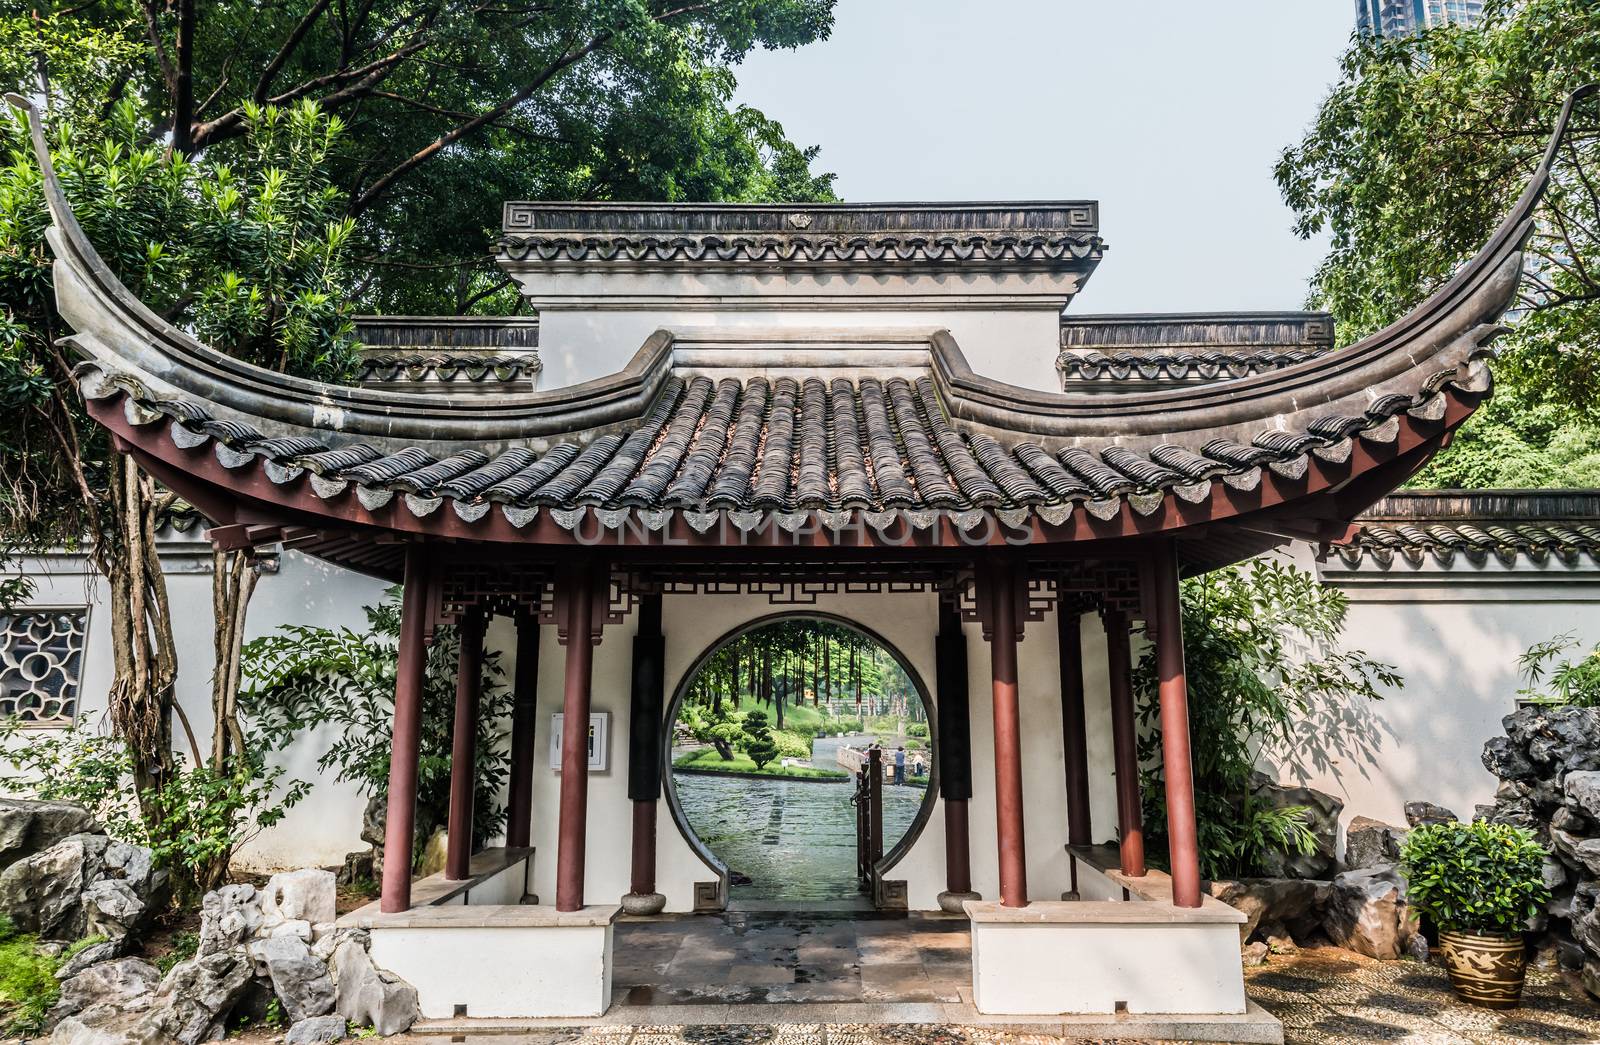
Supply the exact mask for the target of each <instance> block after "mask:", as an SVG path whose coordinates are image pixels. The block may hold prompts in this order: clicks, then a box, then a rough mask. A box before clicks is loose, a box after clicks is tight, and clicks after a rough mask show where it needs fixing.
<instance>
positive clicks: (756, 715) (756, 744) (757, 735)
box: [744, 708, 778, 769]
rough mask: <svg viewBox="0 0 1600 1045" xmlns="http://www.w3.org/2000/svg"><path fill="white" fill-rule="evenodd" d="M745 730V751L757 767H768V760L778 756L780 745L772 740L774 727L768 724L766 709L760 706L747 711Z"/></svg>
mask: <svg viewBox="0 0 1600 1045" xmlns="http://www.w3.org/2000/svg"><path fill="white" fill-rule="evenodd" d="M744 732H745V742H744V753H745V754H747V755H749V756H750V761H752V762H754V763H755V764H756V768H757V769H764V768H766V765H767V763H768V762H771V761H772V760H773V759H775V758H777V757H778V745H777V744H774V743H773V742H772V729H771V727H770V726H768V725H767V713H766V712H765V711H762V710H760V709H759V708H758V709H756V710H754V711H749V712H746V713H745V716H744Z"/></svg>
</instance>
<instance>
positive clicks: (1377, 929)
mask: <svg viewBox="0 0 1600 1045" xmlns="http://www.w3.org/2000/svg"><path fill="white" fill-rule="evenodd" d="M1324 925H1325V926H1326V928H1327V931H1328V938H1329V939H1330V940H1332V941H1333V942H1334V944H1336V945H1337V946H1339V947H1344V948H1346V949H1347V950H1352V951H1355V952H1356V953H1358V954H1364V955H1366V956H1367V957H1369V958H1382V959H1388V960H1393V959H1396V958H1399V957H1400V956H1401V955H1402V954H1404V953H1406V945H1407V943H1408V942H1409V940H1410V938H1411V935H1412V933H1413V931H1414V930H1413V927H1412V925H1411V922H1410V916H1409V912H1408V911H1407V907H1406V900H1405V883H1404V882H1403V881H1402V879H1401V878H1400V874H1399V872H1398V871H1397V870H1396V869H1395V867H1394V865H1392V864H1391V865H1388V866H1384V867H1367V868H1362V869H1361V870H1359V871H1345V872H1344V873H1343V874H1340V875H1339V876H1337V877H1336V878H1334V880H1333V887H1332V890H1331V895H1330V896H1329V899H1328V914H1327V918H1326V919H1325V921H1324Z"/></svg>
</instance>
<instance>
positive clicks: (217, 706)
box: [211, 550, 260, 771]
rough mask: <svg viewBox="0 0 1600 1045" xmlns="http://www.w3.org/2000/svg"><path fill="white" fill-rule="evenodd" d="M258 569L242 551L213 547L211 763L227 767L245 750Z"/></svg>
mask: <svg viewBox="0 0 1600 1045" xmlns="http://www.w3.org/2000/svg"><path fill="white" fill-rule="evenodd" d="M259 578H260V574H259V573H258V572H257V570H256V565H255V563H254V562H252V561H251V559H250V557H249V555H248V554H247V553H246V552H243V551H233V552H225V551H221V550H213V551H212V553H211V615H212V621H213V624H214V625H215V627H216V670H214V671H213V672H212V673H211V768H212V769H215V770H218V771H222V770H225V769H227V768H228V763H229V759H230V758H231V757H232V756H234V755H242V754H244V752H245V743H244V730H243V729H242V728H241V727H240V725H239V684H240V682H241V677H240V676H241V672H242V669H243V659H244V658H243V651H244V622H245V614H246V612H247V611H248V609H249V606H250V596H251V595H252V594H254V593H255V589H256V581H257V580H258V579H259Z"/></svg>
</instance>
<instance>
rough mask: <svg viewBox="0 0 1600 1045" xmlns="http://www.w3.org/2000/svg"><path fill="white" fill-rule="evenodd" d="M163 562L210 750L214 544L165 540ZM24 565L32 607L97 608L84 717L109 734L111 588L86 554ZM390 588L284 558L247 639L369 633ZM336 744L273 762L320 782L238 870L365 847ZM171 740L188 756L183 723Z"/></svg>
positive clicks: (181, 666)
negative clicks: (326, 755)
mask: <svg viewBox="0 0 1600 1045" xmlns="http://www.w3.org/2000/svg"><path fill="white" fill-rule="evenodd" d="M162 563H163V566H164V568H165V570H166V574H167V592H168V597H169V600H170V602H171V606H172V628H173V639H174V642H175V644H176V648H177V652H178V681H177V699H178V704H179V705H180V706H181V707H182V709H183V711H184V713H185V714H186V715H187V716H188V719H189V722H190V724H191V725H192V726H193V728H194V730H195V733H196V740H197V741H198V742H199V744H200V745H201V750H202V751H205V750H208V748H209V744H210V736H211V733H210V724H211V672H212V667H213V665H214V663H215V659H214V656H213V644H214V636H215V627H214V625H213V622H212V615H211V552H210V546H209V545H208V544H206V543H205V542H204V541H195V540H178V541H172V542H163V547H162ZM23 567H24V569H25V570H27V572H28V573H29V574H30V575H31V576H32V577H33V578H34V580H35V581H36V583H37V587H36V591H35V594H34V595H33V596H32V597H31V598H29V599H28V600H27V601H26V602H25V603H24V604H23V605H24V606H29V607H32V606H37V607H72V606H84V605H87V606H88V607H89V616H88V625H87V634H86V636H85V646H84V661H83V674H82V677H81V679H80V684H79V702H78V708H79V719H80V721H87V722H89V723H93V724H96V725H97V726H100V727H101V728H107V729H109V724H107V723H106V722H105V713H106V704H107V692H108V690H109V689H110V686H111V677H112V660H111V630H110V628H111V617H110V612H109V610H108V608H107V606H106V597H107V589H106V585H105V582H104V581H103V580H102V579H101V578H100V577H99V576H98V575H97V574H94V573H90V572H86V570H85V568H84V562H83V558H82V557H81V556H78V555H65V554H62V555H48V556H41V557H38V558H34V559H30V560H27V561H26V562H24V563H23ZM383 590H384V585H383V583H382V582H380V581H376V580H373V579H372V578H369V577H364V576H362V575H360V574H356V573H351V572H350V571H348V570H343V569H340V568H338V567H335V566H330V565H328V564H326V563H324V562H321V561H320V560H317V559H312V558H310V557H308V556H305V555H301V554H298V553H296V552H293V551H290V552H286V553H284V554H283V555H282V556H281V558H280V560H279V570H278V572H277V573H268V574H264V575H263V576H262V578H261V581H260V583H259V584H258V585H257V587H256V591H255V595H254V598H253V599H252V600H251V604H250V613H249V616H248V618H247V622H246V637H247V638H255V637H257V636H259V635H263V634H266V633H267V632H270V631H272V630H273V629H275V628H277V627H278V626H280V625H282V624H286V623H291V622H292V623H296V624H307V625H313V626H321V627H339V626H344V625H348V626H350V627H353V628H358V629H359V628H362V627H364V625H365V617H364V616H363V614H362V612H361V608H362V607H363V606H366V605H370V604H372V603H375V602H377V601H379V600H380V599H381V598H382V595H383ZM331 739H332V738H331V737H329V736H327V735H325V734H322V733H314V734H311V735H308V736H306V737H305V738H303V739H302V740H300V741H297V742H296V743H295V744H294V745H292V746H291V747H290V748H289V749H287V750H286V751H284V752H281V753H280V754H278V755H276V756H274V758H275V761H277V762H278V763H279V764H281V765H283V766H284V767H285V778H286V779H301V780H310V781H315V782H316V787H315V789H314V790H313V791H312V793H311V794H310V795H309V796H308V797H307V798H306V799H304V800H303V801H302V802H301V803H300V804H299V805H298V806H296V807H295V808H293V809H291V810H290V811H289V814H288V816H286V817H285V818H284V820H283V821H282V822H280V823H279V824H278V825H277V826H275V827H273V828H272V829H271V830H268V831H265V832H263V833H262V834H260V835H259V836H257V837H256V838H254V839H253V840H251V841H250V842H249V843H248V844H247V845H246V846H245V847H244V848H243V849H242V850H241V851H240V854H239V857H238V866H239V867H241V868H243V869H246V870H279V869H283V868H287V867H303V866H307V865H333V864H338V863H339V862H340V861H341V860H343V858H344V854H345V853H347V852H349V851H350V850H352V849H358V848H361V847H362V846H363V843H362V842H361V840H360V833H361V811H362V807H363V805H364V804H365V803H364V800H363V799H362V798H361V796H360V795H359V794H358V793H357V792H356V790H355V788H354V787H353V786H350V785H346V784H336V783H333V782H332V781H331V779H327V778H326V775H325V774H323V773H322V772H321V770H319V769H318V768H317V765H316V761H317V758H318V757H319V756H320V755H321V754H322V753H323V752H324V751H325V750H326V749H327V746H328V744H329V742H330V740H331ZM173 744H174V747H175V748H176V749H177V750H178V751H179V753H180V754H187V753H188V750H189V745H188V740H187V738H186V737H185V735H184V733H183V730H182V727H181V726H180V725H179V724H178V723H176V722H174V725H173Z"/></svg>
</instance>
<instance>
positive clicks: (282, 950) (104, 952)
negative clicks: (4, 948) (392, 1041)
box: [0, 799, 417, 1045]
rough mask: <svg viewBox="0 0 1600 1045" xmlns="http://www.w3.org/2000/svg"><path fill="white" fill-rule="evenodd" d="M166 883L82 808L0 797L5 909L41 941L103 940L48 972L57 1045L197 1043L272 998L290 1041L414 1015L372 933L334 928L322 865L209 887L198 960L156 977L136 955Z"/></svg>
mask: <svg viewBox="0 0 1600 1045" xmlns="http://www.w3.org/2000/svg"><path fill="white" fill-rule="evenodd" d="M167 877H168V876H167V872H166V871H164V870H162V869H161V868H159V867H158V866H157V864H156V861H155V859H154V854H153V853H151V851H150V850H149V849H146V848H144V847H142V846H137V845H129V844H128V843H126V842H120V841H116V840H113V839H111V838H109V837H107V836H106V835H105V833H104V832H103V831H102V830H101V828H100V827H99V826H98V825H97V824H96V823H95V822H94V820H93V818H92V817H91V816H90V815H89V813H88V811H87V810H85V809H83V808H82V807H81V806H76V805H72V804H69V803H66V802H30V801H22V800H17V799H0V914H4V915H5V916H7V917H9V918H10V919H11V920H12V922H13V923H14V924H15V925H16V927H17V928H18V929H20V930H22V931H23V932H28V933H34V934H37V936H38V938H39V940H40V941H41V945H42V946H44V947H48V948H58V949H59V948H64V947H65V946H66V945H67V944H69V943H71V942H73V941H75V940H81V939H83V938H84V937H86V936H88V937H96V938H98V939H99V940H100V942H98V943H95V944H93V945H91V946H89V947H87V948H84V949H83V950H81V951H79V952H78V953H77V954H75V955H74V956H73V957H72V958H71V959H70V960H68V961H66V962H65V963H63V964H62V966H61V967H60V969H59V970H58V971H57V972H56V978H57V979H58V980H59V981H60V983H61V996H60V1000H59V1001H58V1003H57V1004H56V1006H55V1008H54V1009H53V1010H52V1011H51V1013H50V1019H51V1022H52V1023H53V1024H54V1030H53V1032H52V1034H51V1039H50V1040H51V1041H52V1042H54V1043H56V1045H149V1043H155V1042H175V1043H177V1045H197V1043H199V1042H202V1041H214V1040H217V1039H219V1038H221V1037H223V1036H224V1034H225V1033H226V1031H227V1030H228V1029H229V1028H230V1027H234V1026H237V1025H239V1024H241V1023H244V1022H252V1023H259V1022H260V1021H261V1020H262V1019H263V1018H264V1017H265V1016H266V1014H267V1012H268V1010H269V1008H270V1007H271V1005H272V1003H273V1002H274V1001H276V1003H277V1007H278V1009H279V1011H281V1013H282V1017H283V1020H284V1022H285V1024H286V1025H287V1027H288V1034H287V1036H286V1039H285V1040H286V1041H287V1042H288V1045H320V1043H324V1042H331V1041H337V1040H339V1039H341V1038H343V1037H344V1036H345V1034H346V1033H347V1031H348V1029H349V1028H350V1027H371V1028H373V1030H375V1031H376V1032H377V1033H379V1034H384V1035H388V1034H398V1033H400V1032H401V1031H404V1030H406V1029H407V1028H408V1027H410V1026H411V1024H412V1022H413V1021H414V1020H415V1019H416V1018H417V993H416V991H415V990H414V989H413V988H412V987H411V986H410V985H409V984H407V983H404V982H403V981H401V980H399V979H397V978H395V977H394V976H391V975H389V974H388V973H386V972H384V971H382V970H380V969H378V968H376V967H375V966H374V965H373V964H372V961H371V959H370V958H369V957H368V956H367V936H366V933H364V932H360V931H350V932H346V931H342V930H339V929H338V928H336V927H335V925H334V918H335V909H334V875H333V872H331V871H324V870H320V869H317V868H306V869H304V870H299V871H286V872H283V873H281V874H276V875H273V876H272V877H271V878H270V879H268V881H267V883H266V885H265V886H263V887H261V888H257V887H256V886H254V885H249V884H243V883H241V884H236V885H227V886H223V887H222V888H221V889H218V890H216V891H214V892H211V893H207V894H206V896H205V898H204V900H203V901H202V903H201V908H200V938H199V944H198V946H197V947H196V950H195V954H194V956H193V957H191V958H188V959H185V960H183V961H180V962H178V963H176V964H175V965H173V966H172V968H171V969H169V970H168V971H167V973H166V974H165V975H163V974H162V973H161V971H160V970H159V969H157V968H156V966H154V965H153V964H151V963H150V962H148V961H146V960H145V959H144V958H142V957H139V956H138V952H139V951H140V950H141V949H142V948H141V946H140V943H139V939H140V937H141V936H142V935H143V933H144V932H145V931H146V930H147V929H148V928H149V927H150V925H151V922H152V921H153V920H154V918H155V916H156V915H158V914H160V913H161V911H162V910H163V909H164V908H165V907H166V906H167V901H168V889H167Z"/></svg>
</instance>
